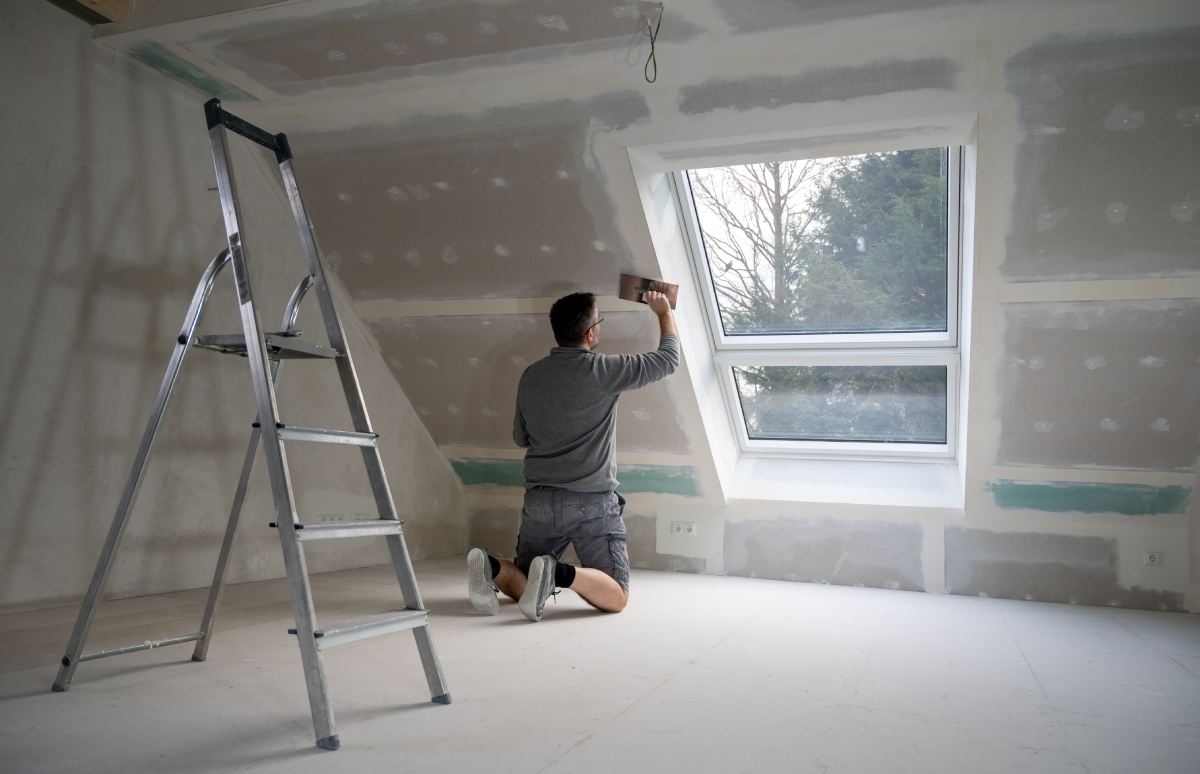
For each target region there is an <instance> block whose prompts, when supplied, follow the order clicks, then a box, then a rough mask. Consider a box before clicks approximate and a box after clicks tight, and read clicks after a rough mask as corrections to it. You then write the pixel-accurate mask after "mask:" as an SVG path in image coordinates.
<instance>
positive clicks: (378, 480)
mask: <svg viewBox="0 0 1200 774" xmlns="http://www.w3.org/2000/svg"><path fill="white" fill-rule="evenodd" d="M279 171H280V174H281V175H282V178H283V184H284V189H285V190H286V192H287V197H288V201H289V202H290V203H291V207H292V217H293V219H294V220H295V221H296V229H297V232H298V234H299V237H300V243H301V245H302V246H303V248H304V253H305V255H306V256H307V257H308V265H309V270H310V271H311V272H312V274H313V277H314V278H315V281H316V293H317V299H318V300H319V301H320V305H321V314H322V317H324V319H325V331H326V334H327V335H328V336H329V343H330V345H331V346H332V347H333V348H334V349H337V350H338V351H339V352H341V353H342V356H341V357H340V358H338V375H339V376H340V377H341V381H342V389H343V391H344V392H345V393H346V402H347V404H348V406H349V408H350V414H351V418H352V420H353V422H354V429H355V430H357V431H359V432H364V433H373V432H375V431H374V429H372V427H371V419H370V417H369V415H368V414H367V407H366V402H365V401H364V400H363V395H362V386H361V384H360V383H359V380H358V372H357V371H356V370H355V368H354V360H353V358H352V356H351V355H350V348H349V346H348V345H347V343H346V337H345V332H344V330H343V328H342V322H341V318H340V317H339V316H338V313H337V308H336V307H335V305H334V303H333V295H332V292H331V290H330V287H329V282H328V279H327V277H326V276H325V267H324V265H323V264H322V262H321V253H320V249H319V248H318V247H317V240H316V236H315V235H314V234H313V228H312V221H311V220H310V219H309V217H308V212H307V210H306V209H305V207H304V200H303V199H302V198H301V196H300V187H299V185H298V184H297V182H296V175H295V172H294V170H293V169H292V162H291V160H290V159H288V160H285V161H283V162H281V163H280V164H279ZM362 457H363V463H364V465H365V466H366V469H367V478H368V480H369V481H370V483H371V493H372V495H374V498H375V507H376V508H377V509H378V511H379V516H380V518H384V519H395V520H397V521H398V520H399V518H400V517H399V514H398V513H397V511H396V502H395V499H394V498H393V497H392V491H391V487H390V486H389V485H388V482H387V476H386V474H385V473H384V469H383V461H382V459H381V457H380V455H379V449H378V448H377V447H363V449H362ZM387 540H388V547H389V550H390V551H391V553H392V557H393V560H394V561H393V564H395V567H396V578H397V580H398V581H399V583H400V590H401V593H402V594H403V595H404V606H405V607H407V608H409V609H410V610H421V609H423V608H424V601H423V600H422V599H421V592H420V590H419V589H418V587H417V583H416V575H415V574H414V572H413V569H412V561H411V559H409V556H408V551H407V549H406V548H405V545H404V542H403V536H401V535H396V536H389V537H388V539H387ZM397 541H398V542H397Z"/></svg>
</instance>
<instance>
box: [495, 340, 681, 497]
mask: <svg viewBox="0 0 1200 774" xmlns="http://www.w3.org/2000/svg"><path fill="white" fill-rule="evenodd" d="M678 367H679V338H678V337H677V336H676V335H674V334H667V335H666V336H663V337H662V338H661V339H659V342H658V349H657V350H655V351H654V352H646V353H644V354H641V355H600V354H597V353H595V352H589V351H588V350H586V349H580V348H578V347H555V348H554V349H551V350H550V354H549V355H548V356H546V357H544V358H542V359H541V360H539V361H537V362H536V363H534V364H533V365H531V366H529V367H528V368H526V369H525V373H523V374H521V381H520V383H519V384H518V385H517V413H516V417H515V418H514V419H513V440H514V441H516V442H517V445H518V446H523V447H526V448H527V449H528V450H527V451H526V452H525V486H526V487H533V486H557V487H561V488H563V489H570V490H573V491H576V492H611V491H613V490H614V489H616V488H617V463H616V457H615V454H614V452H615V442H614V430H615V428H616V424H617V417H616V408H617V398H618V397H620V394H621V393H622V392H624V391H626V390H634V389H637V388H638V387H645V386H646V385H647V384H651V383H653V382H656V381H658V380H659V379H662V378H663V377H665V376H669V375H670V374H672V373H673V372H674V371H675V369H676V368H678Z"/></svg>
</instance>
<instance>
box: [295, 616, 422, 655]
mask: <svg viewBox="0 0 1200 774" xmlns="http://www.w3.org/2000/svg"><path fill="white" fill-rule="evenodd" d="M428 623H429V611H428V610H400V611H397V612H393V613H376V614H375V615H368V616H363V617H361V618H348V619H346V620H345V621H338V622H337V623H335V624H333V625H332V626H327V627H325V628H323V629H318V630H317V631H316V632H314V634H315V636H316V640H317V648H318V649H319V650H327V649H328V648H336V647H337V646H339V645H347V644H349V643H351V642H358V641H359V640H365V639H368V638H370V637H379V636H382V635H384V634H392V633H394V632H403V631H408V630H409V629H417V628H419V627H421V626H425V625H427V624H428ZM295 633H296V630H295V629H288V634H295Z"/></svg>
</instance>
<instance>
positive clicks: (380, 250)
mask: <svg viewBox="0 0 1200 774" xmlns="http://www.w3.org/2000/svg"><path fill="white" fill-rule="evenodd" d="M645 114H646V105H645V102H644V100H643V99H642V98H641V96H640V95H637V94H633V93H622V94H615V95H607V96H604V97H599V98H596V99H593V100H588V101H584V102H579V103H573V102H568V101H560V102H554V103H543V104H538V105H529V106H525V107H523V108H521V109H504V110H494V111H487V112H486V113H484V114H480V115H475V116H450V117H445V118H439V119H435V118H425V119H417V120H414V121H410V122H406V123H404V124H402V125H399V126H397V127H394V128H393V129H390V130H384V129H380V128H378V127H377V128H375V129H373V130H369V131H367V132H363V133H339V134H337V135H336V136H308V137H306V138H303V139H302V140H300V141H298V143H297V145H298V146H299V147H301V148H308V149H309V150H308V151H302V153H303V162H302V163H301V162H298V163H297V168H298V174H299V176H300V177H301V179H302V182H303V184H304V187H305V190H306V191H311V192H313V193H312V194H310V195H309V198H308V203H309V206H310V210H311V213H312V218H313V221H314V223H315V225H316V228H317V232H318V236H319V239H320V244H321V247H322V251H323V253H324V254H325V255H326V256H328V258H329V260H330V263H331V265H332V266H333V268H334V270H335V271H337V273H338V275H339V276H340V277H341V278H342V280H343V281H344V282H345V284H346V287H347V289H348V290H349V291H350V293H351V295H352V296H353V297H354V298H355V299H356V300H360V301H371V300H377V299H401V300H428V299H445V298H536V297H547V296H557V295H561V294H563V293H566V292H570V291H572V290H579V289H586V290H593V291H596V292H603V293H611V292H612V285H613V283H614V282H615V278H616V276H617V274H618V273H619V272H620V270H621V269H622V268H623V267H626V266H629V265H632V264H633V263H634V260H633V258H632V257H631V256H630V254H629V248H628V246H627V243H626V242H625V240H624V239H623V238H622V236H621V234H620V232H619V231H618V230H617V228H616V226H615V210H614V207H613V203H612V202H611V201H610V199H609V198H608V195H607V193H606V192H605V189H604V181H603V178H602V177H601V176H599V175H597V174H596V173H595V171H594V170H590V169H588V167H587V147H586V137H587V132H588V130H589V127H591V126H593V125H604V126H608V127H619V126H624V125H627V124H628V123H631V122H633V121H636V120H638V119H639V118H641V117H644V116H645Z"/></svg>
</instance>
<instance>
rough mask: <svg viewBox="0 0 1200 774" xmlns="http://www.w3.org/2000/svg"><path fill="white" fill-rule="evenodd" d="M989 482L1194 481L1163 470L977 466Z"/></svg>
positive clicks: (1188, 475)
mask: <svg viewBox="0 0 1200 774" xmlns="http://www.w3.org/2000/svg"><path fill="white" fill-rule="evenodd" d="M979 469H980V471H981V472H985V473H986V474H987V477H988V478H989V479H991V480H996V479H1011V480H1014V481H1030V482H1037V481H1072V482H1077V483H1096V484H1142V485H1145V486H1186V487H1190V486H1192V485H1193V483H1194V482H1195V480H1196V476H1195V474H1194V473H1176V472H1173V471H1166V470H1117V469H1108V468H1056V467H1049V466H1040V465H1039V466H1034V465H1029V466H1015V465H992V466H990V467H988V466H980V467H979Z"/></svg>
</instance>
